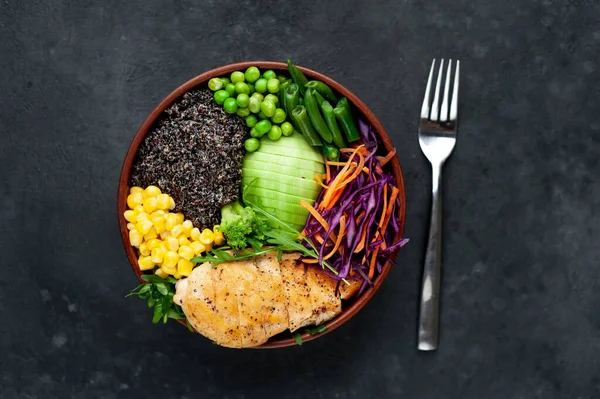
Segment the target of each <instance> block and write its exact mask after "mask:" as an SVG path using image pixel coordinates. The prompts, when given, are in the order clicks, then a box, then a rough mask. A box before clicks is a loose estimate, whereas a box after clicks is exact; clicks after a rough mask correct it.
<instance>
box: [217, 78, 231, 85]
mask: <svg viewBox="0 0 600 399" xmlns="http://www.w3.org/2000/svg"><path fill="white" fill-rule="evenodd" d="M219 79H221V82H223V86H227V85H228V84H229V83H231V80H229V78H219Z"/></svg>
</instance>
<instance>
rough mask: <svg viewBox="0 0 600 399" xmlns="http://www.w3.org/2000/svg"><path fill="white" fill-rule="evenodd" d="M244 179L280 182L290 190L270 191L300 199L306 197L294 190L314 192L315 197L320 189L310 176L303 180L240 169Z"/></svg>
mask: <svg viewBox="0 0 600 399" xmlns="http://www.w3.org/2000/svg"><path fill="white" fill-rule="evenodd" d="M246 177H251V178H258V179H259V180H263V179H266V180H272V181H274V182H280V183H282V184H284V185H286V186H289V187H290V188H287V189H283V190H278V189H275V188H273V189H272V190H276V191H279V192H281V193H286V194H292V195H298V196H301V197H306V195H303V194H301V193H299V192H298V193H296V190H298V189H299V188H304V189H306V190H312V191H314V192H315V194H314V195H317V194H318V193H319V191H321V187H320V186H319V185H318V183H317V182H316V181H314V180H313V179H312V176H311V177H310V178H305V179H303V178H301V177H292V176H287V175H283V174H281V173H278V172H272V171H268V170H260V169H259V170H257V169H252V168H243V169H242V178H246ZM255 187H260V185H256V186H255ZM310 197H312V196H309V198H310Z"/></svg>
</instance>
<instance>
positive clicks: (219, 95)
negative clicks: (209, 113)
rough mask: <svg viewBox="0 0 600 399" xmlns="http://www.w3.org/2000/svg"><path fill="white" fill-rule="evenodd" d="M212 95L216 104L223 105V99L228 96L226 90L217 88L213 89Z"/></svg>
mask: <svg viewBox="0 0 600 399" xmlns="http://www.w3.org/2000/svg"><path fill="white" fill-rule="evenodd" d="M213 97H214V98H215V102H216V103H217V104H219V105H223V103H224V102H225V100H227V99H228V98H229V93H228V92H227V90H218V91H215V94H213Z"/></svg>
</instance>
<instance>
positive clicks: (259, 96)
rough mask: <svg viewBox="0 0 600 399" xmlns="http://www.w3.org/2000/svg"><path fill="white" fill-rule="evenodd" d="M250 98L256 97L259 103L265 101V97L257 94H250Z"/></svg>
mask: <svg viewBox="0 0 600 399" xmlns="http://www.w3.org/2000/svg"><path fill="white" fill-rule="evenodd" d="M252 97H257V98H258V99H259V100H260V101H263V100H264V99H265V96H263V95H262V94H260V93H259V92H254V93H252Z"/></svg>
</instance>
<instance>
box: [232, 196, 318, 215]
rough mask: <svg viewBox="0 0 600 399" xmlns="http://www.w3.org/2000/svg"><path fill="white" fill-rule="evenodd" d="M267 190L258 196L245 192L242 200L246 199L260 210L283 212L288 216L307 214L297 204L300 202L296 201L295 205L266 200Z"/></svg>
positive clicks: (303, 208) (271, 199) (270, 199)
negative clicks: (288, 214)
mask: <svg viewBox="0 0 600 399" xmlns="http://www.w3.org/2000/svg"><path fill="white" fill-rule="evenodd" d="M267 191H268V190H262V192H261V193H260V194H258V195H257V194H252V193H248V192H246V194H245V195H244V199H248V200H250V201H252V202H253V203H255V204H256V205H258V206H260V207H261V208H264V209H266V210H269V211H272V210H273V209H274V210H281V211H284V212H288V213H290V214H294V215H301V216H302V215H304V216H306V214H307V212H308V211H307V210H306V208H305V207H303V206H302V205H300V204H299V203H298V202H300V200H298V202H297V203H295V204H294V203H290V202H282V201H279V200H276V199H273V198H267V194H266V192H267ZM277 194H281V193H277ZM305 201H306V200H305Z"/></svg>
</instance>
